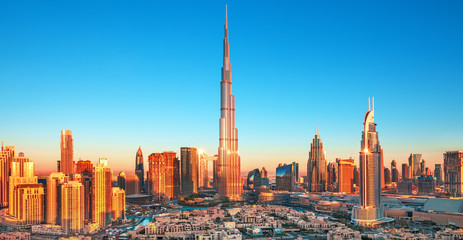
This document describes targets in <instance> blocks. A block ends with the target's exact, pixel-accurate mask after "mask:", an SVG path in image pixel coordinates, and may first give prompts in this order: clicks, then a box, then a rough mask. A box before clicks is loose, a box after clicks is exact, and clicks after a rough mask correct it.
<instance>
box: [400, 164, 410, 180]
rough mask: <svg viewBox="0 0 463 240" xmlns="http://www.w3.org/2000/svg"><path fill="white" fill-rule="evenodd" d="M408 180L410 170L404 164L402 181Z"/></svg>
mask: <svg viewBox="0 0 463 240" xmlns="http://www.w3.org/2000/svg"><path fill="white" fill-rule="evenodd" d="M409 178H410V169H409V167H408V165H407V164H406V163H404V164H402V179H409Z"/></svg>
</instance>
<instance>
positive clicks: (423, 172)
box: [420, 159, 428, 176]
mask: <svg viewBox="0 0 463 240" xmlns="http://www.w3.org/2000/svg"><path fill="white" fill-rule="evenodd" d="M420 170H421V176H422V175H427V170H428V168H427V167H426V161H425V160H424V159H423V160H421V162H420Z"/></svg>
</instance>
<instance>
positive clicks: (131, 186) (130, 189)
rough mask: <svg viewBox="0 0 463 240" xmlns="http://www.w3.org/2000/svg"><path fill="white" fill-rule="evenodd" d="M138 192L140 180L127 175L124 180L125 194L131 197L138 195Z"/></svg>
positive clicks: (132, 175) (133, 175)
mask: <svg viewBox="0 0 463 240" xmlns="http://www.w3.org/2000/svg"><path fill="white" fill-rule="evenodd" d="M147 186H148V184H147ZM140 192H141V191H140V180H139V179H138V176H137V175H135V174H129V175H127V177H126V179H125V194H126V195H132V194H139V193H140Z"/></svg>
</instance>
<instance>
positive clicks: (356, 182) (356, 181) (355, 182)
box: [354, 165, 360, 187]
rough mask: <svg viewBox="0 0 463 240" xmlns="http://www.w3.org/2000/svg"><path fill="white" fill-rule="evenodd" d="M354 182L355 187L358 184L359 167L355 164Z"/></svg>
mask: <svg viewBox="0 0 463 240" xmlns="http://www.w3.org/2000/svg"><path fill="white" fill-rule="evenodd" d="M354 184H355V186H356V187H359V186H360V169H359V168H358V167H357V165H355V166H354Z"/></svg>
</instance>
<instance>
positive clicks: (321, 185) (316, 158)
mask: <svg viewBox="0 0 463 240" xmlns="http://www.w3.org/2000/svg"><path fill="white" fill-rule="evenodd" d="M326 177H327V176H326V159H325V150H324V148H323V142H322V139H321V138H320V135H318V134H315V137H314V139H313V140H312V143H311V144H310V152H309V160H308V161H307V180H308V190H309V192H324V191H326V189H327V183H326V181H327V179H326Z"/></svg>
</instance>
